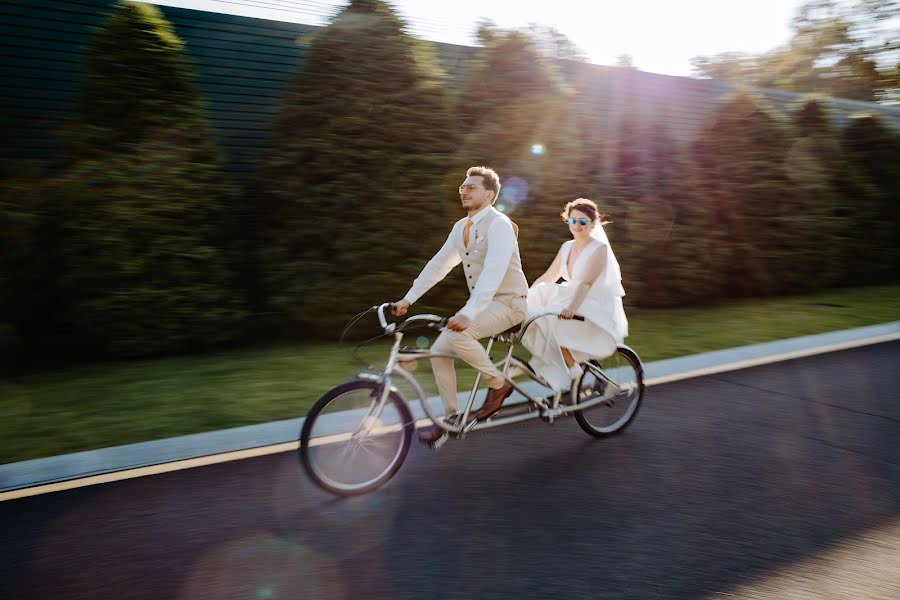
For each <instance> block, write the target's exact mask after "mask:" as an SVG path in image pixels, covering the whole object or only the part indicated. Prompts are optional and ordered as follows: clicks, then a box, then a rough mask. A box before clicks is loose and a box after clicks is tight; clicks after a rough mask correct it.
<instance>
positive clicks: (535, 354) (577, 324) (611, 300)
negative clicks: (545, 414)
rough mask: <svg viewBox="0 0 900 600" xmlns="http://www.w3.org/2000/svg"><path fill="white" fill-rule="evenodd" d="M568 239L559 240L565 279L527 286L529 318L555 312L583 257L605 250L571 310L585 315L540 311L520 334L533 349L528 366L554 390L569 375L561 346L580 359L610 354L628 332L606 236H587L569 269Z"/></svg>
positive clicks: (566, 298) (579, 273)
mask: <svg viewBox="0 0 900 600" xmlns="http://www.w3.org/2000/svg"><path fill="white" fill-rule="evenodd" d="M597 227H600V225H598V226H597ZM604 242H605V243H604ZM573 244H574V241H572V240H569V241H568V242H565V243H564V244H563V245H562V256H561V258H562V268H561V270H562V279H564V280H565V281H564V282H563V283H561V284H557V283H541V284H538V285H536V286H534V287H532V288H531V289H530V290H529V292H528V318H530V317H532V316H534V315H537V314H541V313H546V312H554V313H558V312H560V311H562V310H563V309H564V308H566V307H567V306H568V305H569V302H570V301H571V299H572V295H573V294H574V292H575V287H574V286H573V284H572V282H573V281H580V279H579V277H583V275H584V272H585V270H586V267H587V264H588V262H589V261H588V257H589V256H591V255H592V254H593V253H595V252H607V256H608V260H607V268H606V271H605V272H604V273H601V274H600V276H599V277H597V279H596V280H595V281H594V284H593V285H592V286H591V289H590V291H589V292H588V294H587V296H586V297H585V299H584V301H583V302H582V304H581V306H580V307H579V308H578V310H576V311H575V312H576V314H579V315H583V316H584V318H585V320H584V321H576V320H574V319H572V320H564V319H559V318H557V317H555V316H546V317H542V318H540V319H537V320H536V321H535V322H534V323H532V324H531V325H530V326H529V327H528V329H527V330H526V332H525V336H524V337H523V338H522V343H523V344H524V345H525V347H526V348H528V350H529V351H530V352H531V354H532V360H531V366H532V367H534V369H535V371H536V372H537V374H538V375H540V376H541V377H543V379H544V380H545V381H546V382H547V383H548V384H549V385H550V386H551V387H552V388H553V389H554V390H556V391H564V390H567V389H569V387H570V385H571V381H572V380H571V376H570V374H569V369H568V368H567V367H566V362H565V360H564V359H563V356H562V351H561V350H560V346H562V347H563V348H568V349H569V351H570V352H571V353H572V357H573V358H574V359H575V360H576V361H577V362H583V361H585V360H588V359H590V358H595V359H601V358H605V357H607V356H609V355H611V354H613V353H614V352H615V351H616V346H618V345H619V344H622V343H623V342H624V340H625V337H626V336H627V335H628V319H627V318H626V317H625V309H624V307H623V305H622V296H624V295H625V290H624V289H623V288H622V284H621V275H620V273H619V266H618V262H616V259H615V255H613V253H612V249H611V248H610V247H609V243H608V241H606V240H604V241H600V240H598V239H591V241H590V242H589V244H588V246H586V247H585V248H584V250H583V251H582V252H581V254H580V255H579V256H578V258H577V259H575V263H574V264H573V265H572V272H571V273H569V268H568V265H569V253H570V252H571V250H572V247H573Z"/></svg>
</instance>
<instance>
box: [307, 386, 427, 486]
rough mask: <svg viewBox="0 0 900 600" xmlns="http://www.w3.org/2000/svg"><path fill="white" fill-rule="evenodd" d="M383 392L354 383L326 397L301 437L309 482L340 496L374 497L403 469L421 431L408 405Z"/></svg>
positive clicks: (394, 393) (308, 417)
mask: <svg viewBox="0 0 900 600" xmlns="http://www.w3.org/2000/svg"><path fill="white" fill-rule="evenodd" d="M381 390H382V386H381V385H380V384H379V383H377V382H374V381H352V382H350V383H345V384H343V385H340V386H338V387H336V388H334V389H333V390H331V391H330V392H328V393H326V394H325V395H324V396H322V397H321V398H320V399H319V400H318V401H317V402H316V403H315V405H313V407H312V410H310V411H309V414H308V415H307V416H306V420H305V422H304V423H303V429H302V430H301V432H300V459H301V461H302V463H303V466H304V468H305V469H306V472H307V474H308V475H309V477H310V478H311V479H312V480H313V481H314V482H315V483H316V484H318V485H319V486H320V487H322V488H323V489H325V490H327V491H329V492H332V493H334V494H338V495H340V496H353V495H357V494H364V493H366V492H370V491H372V490H374V489H376V488H378V487H380V486H381V485H383V484H384V483H385V482H386V481H388V480H389V479H390V478H391V477H393V476H394V474H395V473H396V472H397V471H398V470H399V469H400V466H401V465H402V464H403V461H404V460H405V459H406V455H407V453H408V452H409V446H410V443H411V441H412V433H413V430H414V429H415V424H414V423H413V418H412V415H411V414H410V411H409V408H408V407H407V406H406V403H405V402H404V401H403V399H402V398H401V397H400V395H399V394H397V393H396V392H390V393H389V394H388V397H387V399H386V400H385V402H384V404H381V402H380V400H381Z"/></svg>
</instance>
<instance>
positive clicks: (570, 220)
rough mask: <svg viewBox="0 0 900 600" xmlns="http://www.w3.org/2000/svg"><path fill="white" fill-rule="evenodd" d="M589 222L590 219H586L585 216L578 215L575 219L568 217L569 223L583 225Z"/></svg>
mask: <svg viewBox="0 0 900 600" xmlns="http://www.w3.org/2000/svg"><path fill="white" fill-rule="evenodd" d="M590 222H591V220H590V219H588V218H587V217H578V218H577V219H576V218H575V217H569V225H574V224H575V223H578V224H579V225H581V226H584V225H587V224H588V223H590Z"/></svg>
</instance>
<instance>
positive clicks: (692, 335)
mask: <svg viewBox="0 0 900 600" xmlns="http://www.w3.org/2000/svg"><path fill="white" fill-rule="evenodd" d="M626 310H627V306H626ZM628 316H629V322H630V329H631V335H630V336H629V337H628V339H627V340H626V343H628V344H629V345H630V346H631V347H633V348H634V349H635V350H637V352H638V353H639V354H640V355H641V358H642V360H643V361H644V362H651V361H654V360H659V359H663V358H672V357H676V356H683V355H687V354H695V353H698V352H706V351H710V350H719V349H722V348H729V347H734V346H743V345H746V344H753V343H757V342H765V341H771V340H776V339H783V338H789V337H795V336H801V335H808V334H813V333H822V332H826V331H835V330H839V329H849V328H853V327H859V326H863V325H872V324H877V323H884V322H888V321H896V320H900V285H894V286H882V287H870V288H858V289H849V290H835V291H829V292H823V293H819V294H814V295H809V296H803V297H794V298H780V299H775V300H754V301H745V302H735V303H729V304H727V305H721V306H716V307H712V308H703V309H680V310H640V311H639V310H628ZM371 323H372V324H371V327H372V331H373V335H374V334H375V333H377V330H376V329H375V324H374V319H373V320H372V322H371ZM385 351H386V346H385V345H384V344H380V345H373V346H372V347H370V348H367V349H366V350H365V351H364V352H363V355H364V357H365V358H367V359H368V360H370V361H372V362H375V361H377V360H378V359H379V358H383V357H384V355H385ZM516 354H520V352H516ZM361 369H362V367H361V365H359V364H358V363H355V362H354V361H353V359H352V358H351V356H350V354H349V352H347V351H346V350H343V349H341V348H339V347H338V346H337V344H307V345H296V346H287V347H275V348H266V349H252V350H242V351H232V352H223V353H217V354H208V355H203V356H195V357H187V358H169V359H161V360H152V361H141V362H130V363H104V364H98V365H95V366H88V367H79V368H73V369H67V370H61V371H54V372H48V373H40V374H34V375H28V376H23V377H16V378H11V379H6V380H3V381H0V415H2V417H3V418H2V419H0V440H2V441H0V463H8V462H14V461H19V460H26V459H31V458H38V457H42V456H51V455H56V454H62V453H67V452H76V451H80V450H90V449H94V448H101V447H106V446H113V445H118V444H127V443H132V442H140V441H146V440H152V439H159V438H165V437H171V436H177V435H183V434H188V433H197V432H201V431H209V430H214V429H222V428H226V427H236V426H239V425H249V424H253V423H262V422H266V421H272V420H278V419H289V418H293V417H300V416H303V415H304V414H306V411H307V410H308V409H309V407H310V406H311V405H312V403H313V402H315V400H316V399H317V398H318V397H319V396H320V395H321V394H323V393H324V392H325V391H327V390H328V389H330V388H331V387H333V386H335V385H337V384H338V383H341V382H343V381H346V380H348V379H351V378H353V376H354V375H355V374H356V373H358V372H359V371H360V370H361ZM430 372H431V371H430V367H429V366H428V365H420V367H419V369H418V370H417V371H416V374H417V375H420V376H421V377H420V379H421V380H422V382H423V383H426V384H427V385H426V388H427V389H428V391H433V389H434V386H433V381H432V378H431V377H430ZM467 383H468V384H469V385H471V377H470V373H466V372H465V371H464V370H463V371H462V372H461V376H460V388H461V389H462V388H463V386H465V385H466V384H467Z"/></svg>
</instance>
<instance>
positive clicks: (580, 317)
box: [572, 315, 584, 321]
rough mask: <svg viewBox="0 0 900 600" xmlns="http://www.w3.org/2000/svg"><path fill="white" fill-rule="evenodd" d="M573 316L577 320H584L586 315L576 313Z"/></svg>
mask: <svg viewBox="0 0 900 600" xmlns="http://www.w3.org/2000/svg"><path fill="white" fill-rule="evenodd" d="M572 318H573V319H575V320H576V321H584V317H582V316H581V315H575V316H573V317H572Z"/></svg>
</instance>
